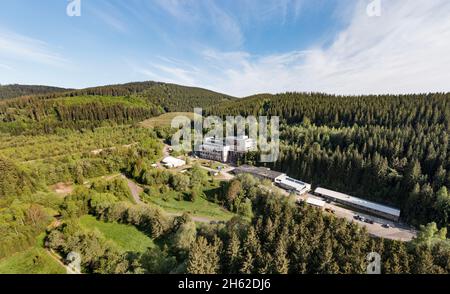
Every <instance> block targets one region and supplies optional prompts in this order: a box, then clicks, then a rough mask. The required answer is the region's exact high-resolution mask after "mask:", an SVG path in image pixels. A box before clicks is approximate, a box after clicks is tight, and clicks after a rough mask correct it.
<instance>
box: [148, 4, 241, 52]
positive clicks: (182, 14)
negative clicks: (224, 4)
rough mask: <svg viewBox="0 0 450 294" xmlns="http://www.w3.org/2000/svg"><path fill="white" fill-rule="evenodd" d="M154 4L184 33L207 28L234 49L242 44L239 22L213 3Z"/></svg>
mask: <svg viewBox="0 0 450 294" xmlns="http://www.w3.org/2000/svg"><path fill="white" fill-rule="evenodd" d="M155 3H156V4H157V5H158V6H159V7H160V8H161V9H163V10H164V11H165V12H167V13H168V14H169V15H170V16H172V17H173V21H174V22H175V21H176V22H180V23H182V25H183V26H184V27H183V28H184V30H185V31H186V32H188V31H197V30H199V29H201V28H209V29H212V30H213V31H215V33H216V34H217V35H220V36H222V38H223V39H224V40H226V41H227V42H230V43H231V44H232V45H233V46H235V47H239V46H240V45H242V43H243V42H244V34H243V33H242V31H241V27H240V25H239V22H238V21H237V20H236V19H235V18H234V17H233V16H232V15H231V14H229V13H227V11H226V10H225V9H223V8H221V7H220V6H219V5H217V4H216V3H215V2H214V1H211V0H205V1H198V0H156V2H155Z"/></svg>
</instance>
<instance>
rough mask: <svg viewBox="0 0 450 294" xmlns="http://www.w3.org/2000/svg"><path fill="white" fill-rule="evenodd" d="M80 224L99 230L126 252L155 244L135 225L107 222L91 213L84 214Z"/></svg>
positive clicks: (142, 249) (141, 249)
mask: <svg viewBox="0 0 450 294" xmlns="http://www.w3.org/2000/svg"><path fill="white" fill-rule="evenodd" d="M80 224H81V226H82V227H83V228H85V229H87V230H92V229H97V230H99V231H100V232H101V233H102V234H103V236H104V237H105V238H106V239H108V240H111V241H113V242H114V243H115V244H116V245H117V246H118V247H119V248H120V249H121V250H123V251H124V252H143V251H145V250H146V249H147V248H148V247H153V246H155V244H154V243H153V240H152V239H151V238H149V237H148V236H147V235H145V234H144V233H142V232H141V231H139V230H138V229H136V228H135V227H134V226H130V225H124V224H117V223H106V222H103V221H98V220H97V219H95V217H93V216H90V215H85V216H82V217H81V218H80Z"/></svg>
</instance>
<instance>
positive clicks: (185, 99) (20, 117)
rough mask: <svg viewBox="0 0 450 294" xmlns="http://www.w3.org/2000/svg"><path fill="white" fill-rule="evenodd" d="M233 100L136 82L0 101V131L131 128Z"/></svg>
mask: <svg viewBox="0 0 450 294" xmlns="http://www.w3.org/2000/svg"><path fill="white" fill-rule="evenodd" d="M235 99H236V98H234V97H231V96H228V95H225V94H221V93H216V92H213V91H209V90H205V89H200V88H193V87H185V86H179V85H175V84H166V83H158V82H136V83H128V84H122V85H110V86H102V87H95V88H87V89H81V90H67V91H65V92H56V93H46V94H37V95H28V96H21V97H18V98H14V99H4V100H2V101H0V122H2V123H0V131H6V132H10V133H14V134H19V133H24V132H28V133H30V132H31V133H42V132H44V133H51V132H54V131H55V130H56V129H57V128H67V127H69V128H75V129H81V128H89V127H97V126H100V125H104V124H110V123H114V124H117V123H119V124H123V123H133V122H137V121H140V120H144V119H147V118H150V117H153V116H156V115H159V114H162V113H165V112H171V111H193V109H194V108H195V107H201V108H206V107H210V106H212V105H217V104H220V103H223V102H227V101H232V100H235Z"/></svg>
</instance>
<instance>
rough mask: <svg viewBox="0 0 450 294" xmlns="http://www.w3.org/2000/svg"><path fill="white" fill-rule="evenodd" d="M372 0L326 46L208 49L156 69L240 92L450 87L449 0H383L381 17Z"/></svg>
mask: <svg viewBox="0 0 450 294" xmlns="http://www.w3.org/2000/svg"><path fill="white" fill-rule="evenodd" d="M172 2H174V1H172ZM367 4H368V1H365V0H359V1H358V2H356V4H355V6H354V8H353V9H352V11H353V14H352V15H351V16H350V17H351V18H350V21H349V22H348V26H347V27H346V28H345V29H343V30H342V31H341V32H339V33H338V34H337V36H336V37H335V38H334V40H332V41H331V42H327V43H326V44H327V45H324V44H316V45H315V46H311V47H310V48H309V49H308V50H302V51H291V52H286V53H282V54H273V55H265V56H261V55H254V54H251V53H249V52H245V51H238V52H222V51H220V50H214V49H209V50H205V51H203V52H201V55H200V58H201V60H202V62H201V63H199V64H196V69H195V70H192V69H191V68H190V67H189V66H183V65H172V64H170V63H167V62H161V61H160V63H156V64H155V63H154V64H153V66H152V73H153V75H154V77H155V79H157V78H158V77H162V78H165V79H167V78H170V80H171V81H172V82H183V81H188V82H189V84H194V85H197V86H203V87H210V88H212V89H214V90H218V91H223V92H226V93H230V94H234V95H237V96H245V95H250V94H255V93H259V92H271V93H276V92H284V91H323V92H330V93H337V94H368V93H411V92H430V91H450V83H449V82H450V71H449V70H448V69H449V68H450V54H449V52H450V18H449V17H448V16H449V15H450V2H449V1H447V0H428V1H421V0H410V1H402V0H390V1H382V13H381V16H380V17H369V16H368V15H367V14H366V6H367ZM177 13H178V12H177ZM180 13H181V12H180ZM158 67H159V68H158Z"/></svg>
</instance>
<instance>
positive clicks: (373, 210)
mask: <svg viewBox="0 0 450 294" xmlns="http://www.w3.org/2000/svg"><path fill="white" fill-rule="evenodd" d="M314 194H315V195H317V196H321V197H323V198H326V199H329V200H331V201H334V202H336V203H340V204H342V205H345V206H349V207H352V208H356V209H359V210H361V211H364V212H367V213H370V214H373V215H376V216H380V217H383V218H385V219H388V220H392V221H398V220H399V218H400V210H399V209H396V208H392V207H389V206H386V205H382V204H378V203H375V202H371V201H367V200H364V199H361V198H357V197H353V196H349V195H346V194H343V193H339V192H335V191H332V190H328V189H324V188H320V187H319V188H317V189H316V190H315V191H314Z"/></svg>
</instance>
